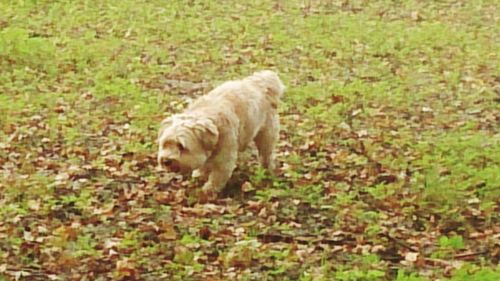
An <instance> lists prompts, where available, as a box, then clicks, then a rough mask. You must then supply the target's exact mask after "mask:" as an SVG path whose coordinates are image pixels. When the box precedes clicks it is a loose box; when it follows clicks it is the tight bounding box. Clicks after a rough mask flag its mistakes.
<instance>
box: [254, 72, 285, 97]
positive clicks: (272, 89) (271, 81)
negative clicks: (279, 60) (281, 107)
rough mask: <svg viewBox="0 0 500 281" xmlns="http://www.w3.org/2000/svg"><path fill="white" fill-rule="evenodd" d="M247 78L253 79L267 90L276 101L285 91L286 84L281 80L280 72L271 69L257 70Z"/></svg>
mask: <svg viewBox="0 0 500 281" xmlns="http://www.w3.org/2000/svg"><path fill="white" fill-rule="evenodd" d="M247 79H249V80H251V81H253V82H254V83H256V84H257V85H259V87H261V88H263V89H265V90H266V92H267V94H268V95H269V96H270V98H272V99H273V100H275V101H276V102H277V101H278V100H279V99H280V98H281V97H283V94H284V92H285V85H283V82H281V80H280V78H279V77H278V74H276V73H275V72H274V71H271V70H262V71H259V72H255V73H254V74H253V75H252V76H250V77H248V78H247Z"/></svg>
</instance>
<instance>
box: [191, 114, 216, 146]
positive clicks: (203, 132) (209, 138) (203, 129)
mask: <svg viewBox="0 0 500 281" xmlns="http://www.w3.org/2000/svg"><path fill="white" fill-rule="evenodd" d="M194 129H195V132H196V136H197V137H198V139H199V140H200V142H201V145H202V146H203V148H204V149H206V150H208V151H210V150H214V149H215V146H216V145H217V142H219V129H218V128H217V126H216V125H215V123H214V121H212V120H210V119H199V120H196V123H195V126H194Z"/></svg>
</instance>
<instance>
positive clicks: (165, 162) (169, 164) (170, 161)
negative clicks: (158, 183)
mask: <svg viewBox="0 0 500 281" xmlns="http://www.w3.org/2000/svg"><path fill="white" fill-rule="evenodd" d="M172 163H174V161H172V159H164V160H163V165H164V166H167V167H169V166H171V165H172Z"/></svg>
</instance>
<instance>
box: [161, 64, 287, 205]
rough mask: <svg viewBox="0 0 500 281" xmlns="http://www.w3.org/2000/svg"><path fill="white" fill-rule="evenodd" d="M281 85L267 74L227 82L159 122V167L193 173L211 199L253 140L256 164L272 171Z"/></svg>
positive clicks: (277, 130)
mask: <svg viewBox="0 0 500 281" xmlns="http://www.w3.org/2000/svg"><path fill="white" fill-rule="evenodd" d="M284 90H285V86H284V85H283V83H282V82H281V80H280V79H279V77H278V75H277V74H276V73H274V72H272V71H270V70H264V71H260V72H256V73H254V74H253V75H251V76H249V77H247V78H244V79H242V80H235V81H228V82H225V83H223V84H222V85H220V86H218V87H217V88H215V89H213V90H212V91H211V92H209V93H208V94H207V95H205V96H202V97H200V98H199V99H197V100H196V101H195V102H194V103H192V104H191V105H190V106H189V107H188V108H187V109H186V110H185V111H184V112H183V113H180V114H176V115H173V116H171V117H169V118H166V119H165V120H163V122H162V123H161V125H160V130H159V134H158V143H159V149H158V164H159V165H160V166H161V167H163V168H165V169H167V170H170V171H173V172H180V173H187V172H191V171H193V170H196V169H198V170H199V171H200V173H201V175H202V177H203V178H204V179H205V180H206V183H205V184H204V186H203V191H204V192H205V193H206V194H207V195H209V196H211V197H213V196H216V195H217V193H218V192H219V191H220V190H221V189H222V188H223V187H224V186H225V184H226V183H227V181H228V180H229V178H230V177H231V174H232V172H233V170H234V168H235V167H236V160H237V158H238V152H240V151H243V150H244V149H246V148H247V147H248V145H249V144H250V143H251V142H255V144H256V146H257V149H258V151H259V158H260V162H261V163H262V165H263V166H264V167H265V168H268V169H270V170H272V169H273V168H274V155H273V150H274V147H275V145H276V142H277V140H278V133H279V116H278V111H277V107H278V103H279V100H280V97H282V95H283V92H284Z"/></svg>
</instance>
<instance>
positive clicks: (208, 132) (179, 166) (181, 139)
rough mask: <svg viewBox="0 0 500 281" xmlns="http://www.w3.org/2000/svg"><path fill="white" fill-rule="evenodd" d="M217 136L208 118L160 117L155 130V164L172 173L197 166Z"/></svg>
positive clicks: (204, 158)
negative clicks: (159, 123)
mask: <svg viewBox="0 0 500 281" xmlns="http://www.w3.org/2000/svg"><path fill="white" fill-rule="evenodd" d="M218 139H219V131H218V129H217V126H216V125H215V123H214V122H213V121H212V120H210V119H207V118H195V117H193V116H187V115H182V114H180V115H174V116H172V117H170V118H167V119H165V120H163V122H162V123H161V125H160V131H159V133H158V144H159V149H158V165H159V166H160V167H162V168H165V169H167V170H169V171H172V172H176V173H177V172H180V173H188V172H190V171H192V170H195V169H198V168H200V167H201V166H202V165H203V164H205V162H206V161H207V159H208V158H209V157H210V156H211V155H212V152H213V150H214V149H215V146H216V145H217V142H218Z"/></svg>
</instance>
